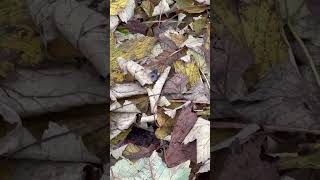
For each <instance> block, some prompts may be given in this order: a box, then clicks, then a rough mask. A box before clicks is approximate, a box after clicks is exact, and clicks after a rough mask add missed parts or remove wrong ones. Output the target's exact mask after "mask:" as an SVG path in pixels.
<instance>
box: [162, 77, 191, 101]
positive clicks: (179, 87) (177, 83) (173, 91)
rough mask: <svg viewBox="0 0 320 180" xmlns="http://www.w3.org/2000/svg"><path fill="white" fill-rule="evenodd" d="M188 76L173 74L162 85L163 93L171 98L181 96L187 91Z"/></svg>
mask: <svg viewBox="0 0 320 180" xmlns="http://www.w3.org/2000/svg"><path fill="white" fill-rule="evenodd" d="M187 83H188V78H187V77H186V76H185V75H183V74H178V73H176V74H174V75H173V77H171V78H170V79H169V80H168V81H167V82H166V83H165V85H164V87H163V94H165V95H167V96H168V97H172V98H181V96H182V95H181V94H183V93H185V92H187Z"/></svg>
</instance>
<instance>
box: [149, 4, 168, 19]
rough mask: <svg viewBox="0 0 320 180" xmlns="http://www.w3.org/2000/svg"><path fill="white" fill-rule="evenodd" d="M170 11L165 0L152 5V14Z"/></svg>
mask: <svg viewBox="0 0 320 180" xmlns="http://www.w3.org/2000/svg"><path fill="white" fill-rule="evenodd" d="M168 11H170V7H169V4H168V2H167V0H161V1H160V2H159V4H158V5H157V6H155V7H154V9H153V13H152V16H157V15H160V14H164V13H166V12H168Z"/></svg>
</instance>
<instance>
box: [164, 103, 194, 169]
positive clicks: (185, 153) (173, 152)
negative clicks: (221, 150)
mask: <svg viewBox="0 0 320 180" xmlns="http://www.w3.org/2000/svg"><path fill="white" fill-rule="evenodd" d="M196 121H197V114H196V113H194V112H192V107H191V106H190V105H189V106H188V107H185V108H183V109H182V110H181V111H180V112H179V115H178V117H177V120H176V124H175V126H174V129H173V132H172V133H171V141H170V144H169V148H168V150H167V152H166V154H165V159H166V163H167V165H168V166H169V167H172V166H176V165H177V164H180V163H181V162H184V161H186V160H188V159H191V161H194V162H196V161H197V160H196V159H197V157H196V154H197V152H196V142H193V143H189V144H187V145H184V144H183V141H184V139H185V137H186V136H187V135H188V133H189V132H190V130H191V129H192V127H193V126H194V124H195V123H196Z"/></svg>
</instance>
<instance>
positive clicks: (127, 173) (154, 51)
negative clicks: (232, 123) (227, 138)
mask: <svg viewBox="0 0 320 180" xmlns="http://www.w3.org/2000/svg"><path fill="white" fill-rule="evenodd" d="M209 4H210V2H209V1H193V0H188V1H179V0H176V1H173V0H144V1H134V5H132V4H131V1H130V0H128V1H123V0H117V1H112V2H110V6H111V14H110V15H111V17H113V18H112V19H110V29H111V34H110V37H111V41H110V56H111V69H110V72H111V76H110V78H111V82H110V85H111V94H110V96H111V100H112V103H111V105H110V111H111V116H110V117H111V122H110V124H111V130H112V131H111V137H110V138H111V142H113V144H112V147H111V150H110V151H111V152H112V156H111V159H112V158H113V159H114V160H113V161H112V162H113V163H112V164H111V171H110V177H111V178H112V179H117V178H121V179H130V178H135V179H146V178H147V179H151V178H153V179H172V180H173V179H189V178H191V179H192V178H196V177H197V176H198V174H201V173H208V172H209V171H210V166H209V164H210V155H209V153H210V138H209V137H210V121H209V120H207V118H208V115H209V114H207V116H202V115H198V114H197V112H196V111H195V110H198V111H205V109H208V108H209V104H210V103H209V99H210V97H209V82H208V80H209V79H210V70H209V67H210V59H208V56H206V54H209V51H210V49H209V48H210V47H209V46H207V44H206V43H207V42H208V40H209V39H210V38H209V37H210V21H209V18H210V14H209V10H210V6H209ZM133 11H134V13H133V14H132V13H131V12H133ZM121 13H122V15H121ZM121 16H125V17H127V18H126V19H125V20H124V19H123V18H121ZM137 98H138V99H139V98H144V100H145V101H144V102H142V104H144V105H142V104H137V102H135V101H134V100H133V99H137ZM129 101H131V102H130V103H128V102H129ZM125 106H127V107H129V106H130V107H132V108H133V109H135V110H138V111H134V112H133V111H132V110H133V109H131V108H125ZM139 106H141V107H143V108H139ZM119 110H121V111H119ZM132 137H134V138H133V139H132ZM115 139H116V140H115ZM120 167H121V168H120ZM197 172H198V173H197Z"/></svg>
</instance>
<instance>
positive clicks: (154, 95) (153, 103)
mask: <svg viewBox="0 0 320 180" xmlns="http://www.w3.org/2000/svg"><path fill="white" fill-rule="evenodd" d="M170 69H171V67H170V66H168V67H167V68H166V69H165V70H164V71H163V73H162V74H161V75H160V77H159V78H158V80H157V81H156V83H155V84H154V86H153V88H152V89H149V88H146V90H147V92H148V96H149V100H150V108H151V113H152V114H154V113H156V110H157V103H158V100H159V97H160V94H161V91H162V88H163V85H164V83H165V82H166V80H167V78H168V75H169V72H170Z"/></svg>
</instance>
